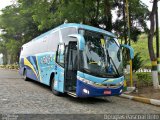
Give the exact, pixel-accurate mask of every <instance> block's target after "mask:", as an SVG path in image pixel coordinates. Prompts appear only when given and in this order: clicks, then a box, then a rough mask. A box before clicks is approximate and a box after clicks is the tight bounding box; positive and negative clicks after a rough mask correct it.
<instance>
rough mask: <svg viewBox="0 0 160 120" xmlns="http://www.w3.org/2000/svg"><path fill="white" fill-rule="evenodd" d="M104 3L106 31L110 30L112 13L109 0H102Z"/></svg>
mask: <svg viewBox="0 0 160 120" xmlns="http://www.w3.org/2000/svg"><path fill="white" fill-rule="evenodd" d="M104 5H105V7H104V8H105V17H106V20H105V23H106V24H105V26H106V29H105V30H107V31H111V30H112V14H111V4H110V2H109V0H104Z"/></svg>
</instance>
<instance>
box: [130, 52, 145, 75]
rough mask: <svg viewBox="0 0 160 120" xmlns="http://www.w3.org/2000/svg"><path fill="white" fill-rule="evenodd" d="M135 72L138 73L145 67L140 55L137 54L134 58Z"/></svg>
mask: <svg viewBox="0 0 160 120" xmlns="http://www.w3.org/2000/svg"><path fill="white" fill-rule="evenodd" d="M132 65H133V67H132V69H133V71H134V72H136V71H137V70H138V69H140V68H141V67H142V66H143V60H142V57H141V56H140V53H136V54H135V56H134V58H133V64H132Z"/></svg>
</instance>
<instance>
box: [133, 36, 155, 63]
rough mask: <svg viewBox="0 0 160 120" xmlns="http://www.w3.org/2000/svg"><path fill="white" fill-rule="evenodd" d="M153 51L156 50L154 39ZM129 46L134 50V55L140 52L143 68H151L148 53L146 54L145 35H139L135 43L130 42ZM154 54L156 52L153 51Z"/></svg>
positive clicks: (146, 43)
mask: <svg viewBox="0 0 160 120" xmlns="http://www.w3.org/2000/svg"><path fill="white" fill-rule="evenodd" d="M153 42H154V49H155V50H156V39H155V37H154V40H153ZM131 46H132V47H133V48H134V51H135V53H137V52H140V55H141V57H142V59H143V60H144V63H143V64H144V65H143V66H151V63H150V58H149V52H148V37H147V34H141V35H140V36H139V37H138V41H137V42H135V43H134V42H132V43H131ZM155 52H156V51H155Z"/></svg>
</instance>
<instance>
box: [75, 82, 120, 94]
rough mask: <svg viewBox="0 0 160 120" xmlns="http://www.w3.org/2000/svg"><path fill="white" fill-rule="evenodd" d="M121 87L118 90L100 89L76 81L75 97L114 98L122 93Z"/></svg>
mask: <svg viewBox="0 0 160 120" xmlns="http://www.w3.org/2000/svg"><path fill="white" fill-rule="evenodd" d="M122 89H123V85H122V86H119V87H118V88H107V87H105V88H101V87H97V86H92V85H90V84H87V83H84V82H82V81H81V80H77V88H76V96H77V97H99V96H115V95H120V94H121V93H122Z"/></svg>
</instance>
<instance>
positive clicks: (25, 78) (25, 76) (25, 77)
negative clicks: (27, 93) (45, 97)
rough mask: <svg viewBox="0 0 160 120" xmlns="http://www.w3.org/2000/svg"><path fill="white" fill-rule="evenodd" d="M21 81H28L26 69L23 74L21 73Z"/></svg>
mask: <svg viewBox="0 0 160 120" xmlns="http://www.w3.org/2000/svg"><path fill="white" fill-rule="evenodd" d="M23 79H24V80H25V81H27V80H28V77H27V70H26V69H24V72H23Z"/></svg>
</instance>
